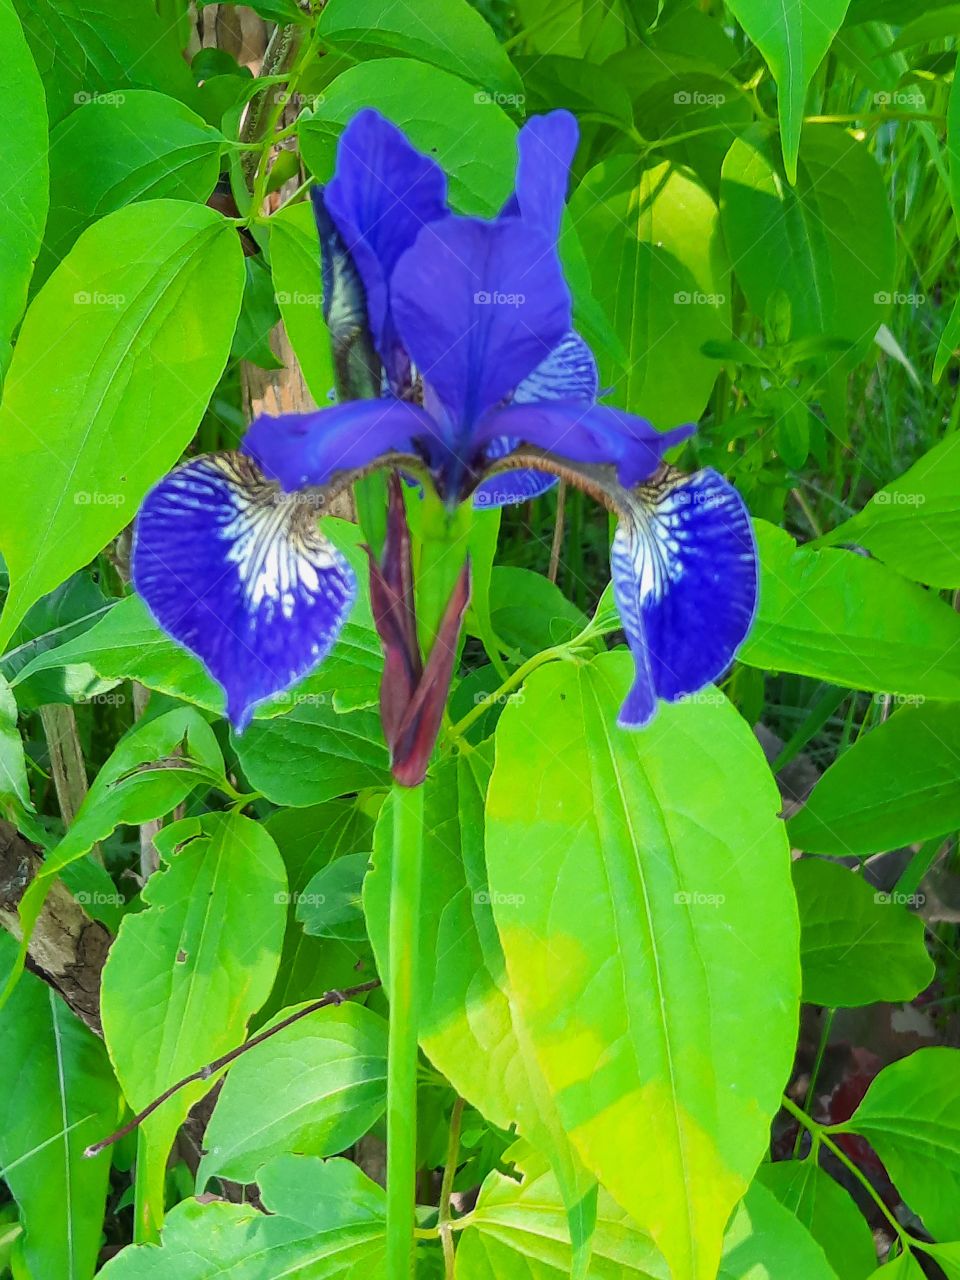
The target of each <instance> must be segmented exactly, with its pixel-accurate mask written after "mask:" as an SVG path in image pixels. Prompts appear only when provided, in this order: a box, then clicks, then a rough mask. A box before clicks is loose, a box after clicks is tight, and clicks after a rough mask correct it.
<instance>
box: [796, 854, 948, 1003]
mask: <svg viewBox="0 0 960 1280" xmlns="http://www.w3.org/2000/svg"><path fill="white" fill-rule="evenodd" d="M793 884H794V888H795V889H796V891H797V905H798V906H799V908H800V966H801V969H802V971H803V999H804V1000H805V1001H806V1002H807V1003H809V1004H822V1005H826V1006H827V1007H828V1008H840V1009H852V1008H855V1007H857V1006H858V1005H864V1004H874V1003H876V1002H877V1001H880V1000H885V1001H891V1002H897V1001H906V1000H912V999H913V998H914V997H915V996H917V995H919V994H920V992H921V991H923V990H924V989H925V988H926V987H928V986H929V985H930V983H931V982H932V981H933V979H934V975H935V972H936V971H935V967H934V963H933V961H932V960H931V959H930V957H929V955H928V954H927V948H926V946H925V945H924V924H923V921H922V920H921V918H920V917H919V916H915V915H911V914H910V912H909V911H908V910H907V908H906V905H905V903H903V902H900V901H898V900H897V898H896V897H895V896H891V895H890V894H887V893H879V892H877V890H876V889H875V888H874V886H873V885H871V884H868V883H867V881H866V880H864V879H863V877H862V876H860V875H858V874H856V873H855V872H853V871H851V870H850V869H849V868H848V867H844V866H841V865H840V864H839V863H837V862H824V861H822V860H821V859H820V858H803V859H801V860H800V861H799V862H795V863H794V864H793Z"/></svg>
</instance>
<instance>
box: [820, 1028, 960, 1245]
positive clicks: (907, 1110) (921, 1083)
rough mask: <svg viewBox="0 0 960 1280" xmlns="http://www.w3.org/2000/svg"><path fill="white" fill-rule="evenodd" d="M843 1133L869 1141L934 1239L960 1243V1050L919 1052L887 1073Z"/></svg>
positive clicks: (896, 1064)
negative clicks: (856, 1135)
mask: <svg viewBox="0 0 960 1280" xmlns="http://www.w3.org/2000/svg"><path fill="white" fill-rule="evenodd" d="M837 1128H838V1129H841V1130H842V1131H843V1132H845V1133H859V1134H860V1135H861V1136H862V1137H864V1138H866V1139H867V1141H868V1142H869V1143H870V1145H871V1146H872V1147H873V1149H874V1150H875V1151H876V1153H877V1155H878V1156H879V1157H880V1159H881V1160H882V1161H883V1164H884V1167H885V1168H886V1170H887V1172H888V1173H889V1175H890V1178H891V1181H892V1182H893V1185H894V1186H895V1187H896V1188H897V1190H898V1191H899V1192H900V1195H901V1196H902V1197H903V1199H904V1201H905V1202H906V1203H907V1204H908V1205H909V1206H910V1208H911V1209H912V1210H913V1212H914V1213H915V1214H917V1215H918V1216H919V1217H920V1218H921V1219H922V1220H923V1225H924V1226H925V1227H926V1228H927V1230H928V1231H929V1232H930V1233H931V1235H933V1236H938V1237H939V1238H940V1239H942V1240H951V1239H957V1238H958V1237H960V1050H957V1049H945V1048H930V1049H917V1050H916V1052H915V1053H911V1054H910V1055H909V1057H906V1058H901V1059H900V1061H899V1062H893V1063H891V1064H890V1065H889V1066H887V1067H884V1068H883V1070H882V1071H881V1072H880V1074H879V1075H878V1076H877V1077H876V1079H875V1080H874V1081H873V1082H872V1083H871V1085H870V1087H869V1089H868V1090H867V1092H866V1096H865V1097H864V1099H863V1101H862V1102H861V1103H860V1105H859V1107H857V1109H856V1111H855V1112H854V1114H853V1116H852V1117H851V1118H850V1119H849V1120H847V1121H845V1122H844V1123H843V1124H842V1125H838V1126H837Z"/></svg>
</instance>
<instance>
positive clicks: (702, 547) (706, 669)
mask: <svg viewBox="0 0 960 1280" xmlns="http://www.w3.org/2000/svg"><path fill="white" fill-rule="evenodd" d="M667 474H668V479H667V481H666V483H665V484H663V485H661V486H658V488H656V489H654V488H653V487H652V486H651V487H648V488H640V489H637V490H635V491H634V492H633V493H632V494H631V495H630V497H631V499H632V502H631V507H630V512H629V515H628V516H626V517H622V518H621V522H620V526H619V528H618V530H617V533H616V535H615V537H614V540H613V546H612V547H611V551H610V564H611V569H612V573H613V586H614V594H615V597H616V601H617V607H618V608H619V610H620V618H621V621H622V622H623V627H624V630H625V632H626V635H627V641H628V643H629V645H630V649H631V651H632V653H633V656H634V661H635V663H636V679H635V681H634V684H633V687H632V688H631V690H630V693H629V695H628V696H627V699H626V701H625V702H624V704H623V707H622V709H621V712H620V719H619V722H620V724H621V725H624V726H627V727H633V728H639V727H640V726H642V725H644V724H646V723H647V722H648V721H649V720H650V718H651V717H652V715H653V714H654V711H655V710H656V704H657V699H658V698H663V699H664V700H665V701H667V702H676V701H677V700H678V699H679V698H682V697H684V696H685V695H687V694H691V693H696V692H697V690H699V689H702V688H703V687H704V685H707V684H710V683H711V682H712V681H714V680H716V679H717V678H718V677H719V676H721V675H722V674H723V673H724V671H726V669H727V668H728V667H729V666H730V663H731V662H732V661H733V658H734V656H735V654H736V651H737V649H738V647H739V646H740V644H741V643H742V642H743V640H744V639H745V637H746V635H747V633H748V631H749V630H750V625H751V623H752V622H753V617H754V614H755V612H756V604H757V552H756V544H755V542H754V537H753V529H752V527H751V524H750V517H749V514H748V512H747V510H746V507H745V506H744V504H743V500H742V499H741V497H740V495H739V494H738V493H737V491H736V489H734V488H733V487H732V485H730V484H728V483H727V481H726V480H724V479H723V477H722V476H720V475H718V474H717V472H715V471H710V470H707V471H699V472H697V473H696V474H694V475H692V476H690V477H688V478H683V477H682V476H680V475H679V473H676V472H669V471H668V473H667Z"/></svg>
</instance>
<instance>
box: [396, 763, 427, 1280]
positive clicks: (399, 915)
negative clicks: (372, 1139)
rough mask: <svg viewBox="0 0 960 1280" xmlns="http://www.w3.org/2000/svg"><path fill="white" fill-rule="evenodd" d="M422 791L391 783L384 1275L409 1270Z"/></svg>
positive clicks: (400, 1275)
mask: <svg viewBox="0 0 960 1280" xmlns="http://www.w3.org/2000/svg"><path fill="white" fill-rule="evenodd" d="M422 862H423V788H422V787H402V786H400V785H399V784H395V785H394V789H393V866H392V873H391V884H390V944H389V963H388V968H389V974H388V992H389V997H390V1027H389V1031H390V1041H389V1048H388V1051H387V1280H409V1278H410V1276H412V1275H413V1274H414V1247H415V1246H414V1225H415V1216H414V1213H415V1208H416V1203H415V1196H416V1176H417V984H418V976H419V975H418V972H417V969H418V964H417V961H418V958H419V937H420V896H421V878H422Z"/></svg>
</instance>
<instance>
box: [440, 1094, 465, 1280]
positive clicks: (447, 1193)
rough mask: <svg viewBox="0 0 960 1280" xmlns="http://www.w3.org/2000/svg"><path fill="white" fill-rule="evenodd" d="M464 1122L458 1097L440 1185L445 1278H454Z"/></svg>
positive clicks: (461, 1100)
mask: <svg viewBox="0 0 960 1280" xmlns="http://www.w3.org/2000/svg"><path fill="white" fill-rule="evenodd" d="M462 1122H463V1099H462V1098H459V1097H458V1098H457V1100H456V1102H455V1103H454V1104H453V1113H452V1115H451V1116H450V1136H449V1139H448V1142H447V1160H446V1164H445V1165H444V1167H443V1183H442V1185H441V1187H440V1209H439V1214H438V1222H437V1229H438V1231H439V1232H440V1244H441V1245H442V1247H443V1275H444V1280H453V1274H454V1266H455V1254H454V1248H453V1236H452V1234H451V1223H452V1218H453V1215H452V1214H451V1212H450V1197H451V1196H452V1195H453V1180H454V1178H455V1177H456V1173H457V1161H458V1160H459V1158H460V1126H461V1124H462Z"/></svg>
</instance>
